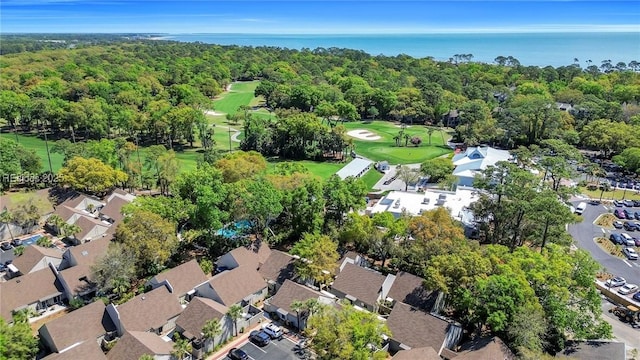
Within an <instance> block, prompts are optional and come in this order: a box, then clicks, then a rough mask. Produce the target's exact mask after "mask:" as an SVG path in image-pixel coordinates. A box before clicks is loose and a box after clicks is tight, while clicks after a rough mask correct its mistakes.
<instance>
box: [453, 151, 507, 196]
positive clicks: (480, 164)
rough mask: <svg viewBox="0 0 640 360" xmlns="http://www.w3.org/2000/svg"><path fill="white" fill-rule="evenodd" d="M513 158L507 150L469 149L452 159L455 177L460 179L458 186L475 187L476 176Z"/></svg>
mask: <svg viewBox="0 0 640 360" xmlns="http://www.w3.org/2000/svg"><path fill="white" fill-rule="evenodd" d="M511 158H512V157H511V154H510V153H509V152H508V151H506V150H500V149H494V148H492V147H489V146H486V145H481V146H474V147H468V148H467V149H466V150H465V151H463V152H460V153H458V154H456V155H454V156H453V158H452V159H451V160H452V161H453V165H454V166H455V169H454V170H453V175H454V176H455V177H457V178H458V185H462V186H473V181H474V178H475V175H476V174H478V173H479V172H480V171H482V170H484V169H486V168H487V167H489V166H493V165H495V164H496V163H497V162H499V161H511Z"/></svg>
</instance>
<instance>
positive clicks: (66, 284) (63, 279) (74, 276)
mask: <svg viewBox="0 0 640 360" xmlns="http://www.w3.org/2000/svg"><path fill="white" fill-rule="evenodd" d="M91 276H92V274H91V267H90V266H88V265H76V266H74V267H70V268H67V269H64V270H61V271H58V280H59V281H60V283H61V284H62V287H63V288H64V293H65V296H66V298H67V299H75V298H85V299H87V300H90V299H91V298H92V297H93V296H94V295H95V292H96V284H95V283H94V282H93V281H92V279H91Z"/></svg>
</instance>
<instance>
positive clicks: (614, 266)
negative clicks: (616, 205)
mask: <svg viewBox="0 0 640 360" xmlns="http://www.w3.org/2000/svg"><path fill="white" fill-rule="evenodd" d="M582 201H587V200H579V199H578V200H576V201H573V202H572V204H573V206H574V207H575V206H577V205H578V204H579V203H580V202H582ZM610 208H611V207H606V206H604V205H591V204H589V205H587V208H586V209H585V211H584V212H583V213H582V217H583V218H584V221H582V222H581V223H579V224H570V225H569V226H568V231H569V234H571V236H572V237H573V240H574V242H575V244H576V245H577V246H578V247H579V248H582V249H584V250H586V251H588V252H589V253H590V254H591V256H592V257H593V259H594V260H595V261H597V262H598V263H599V264H600V265H601V266H602V267H603V268H604V269H605V270H606V271H607V272H609V273H611V274H613V275H616V276H622V277H624V278H625V279H627V281H629V282H633V283H640V261H629V260H626V259H623V258H619V257H616V256H612V255H610V254H609V253H607V252H605V251H604V250H602V249H601V248H600V246H598V244H596V243H595V241H593V238H595V237H606V238H609V234H611V232H618V233H620V232H624V230H617V229H616V230H607V229H603V228H601V227H599V226H596V225H595V224H594V223H593V222H594V221H595V220H596V218H598V216H600V214H605V213H608V212H609V209H610ZM636 209H637V208H636ZM632 235H633V233H632Z"/></svg>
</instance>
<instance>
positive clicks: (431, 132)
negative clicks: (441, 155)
mask: <svg viewBox="0 0 640 360" xmlns="http://www.w3.org/2000/svg"><path fill="white" fill-rule="evenodd" d="M434 131H436V129H434V128H432V127H428V128H427V135H429V146H431V135H433V132H434Z"/></svg>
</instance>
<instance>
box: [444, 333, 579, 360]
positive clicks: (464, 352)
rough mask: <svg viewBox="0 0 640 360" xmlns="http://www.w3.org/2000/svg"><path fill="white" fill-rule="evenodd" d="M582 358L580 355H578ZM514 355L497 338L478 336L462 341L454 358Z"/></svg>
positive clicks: (507, 359)
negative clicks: (477, 337)
mask: <svg viewBox="0 0 640 360" xmlns="http://www.w3.org/2000/svg"><path fill="white" fill-rule="evenodd" d="M580 358H581V359H582V357H580ZM515 359H516V356H515V355H514V354H513V352H511V350H510V349H509V347H508V346H507V345H506V344H505V343H504V342H503V341H502V340H501V339H500V338H499V337H496V336H494V337H490V338H479V339H475V340H472V341H468V342H466V343H464V344H463V345H462V346H461V348H460V353H459V354H458V355H457V356H456V360H515Z"/></svg>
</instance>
